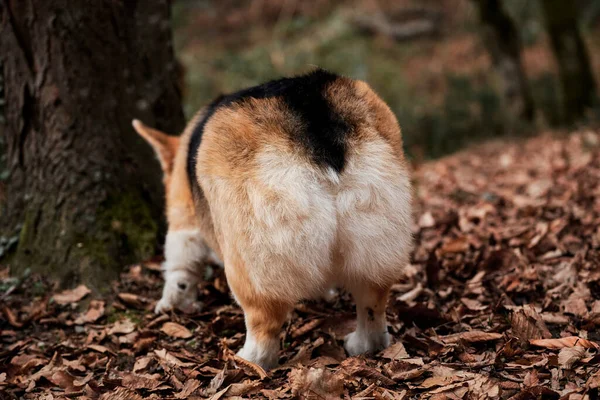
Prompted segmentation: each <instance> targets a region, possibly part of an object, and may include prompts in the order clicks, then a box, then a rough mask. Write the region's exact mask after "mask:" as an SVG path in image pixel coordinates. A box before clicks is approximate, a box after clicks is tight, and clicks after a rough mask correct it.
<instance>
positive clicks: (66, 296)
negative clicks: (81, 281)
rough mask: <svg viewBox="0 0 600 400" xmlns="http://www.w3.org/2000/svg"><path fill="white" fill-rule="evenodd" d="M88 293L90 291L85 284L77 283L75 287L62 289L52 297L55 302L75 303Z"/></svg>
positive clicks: (62, 303)
mask: <svg viewBox="0 0 600 400" xmlns="http://www.w3.org/2000/svg"><path fill="white" fill-rule="evenodd" d="M90 293H92V291H91V290H90V289H88V288H87V286H85V285H79V286H77V287H76V288H75V289H70V290H64V291H62V292H60V293H58V294H55V295H54V297H53V299H54V301H55V302H56V303H58V304H61V305H65V304H70V303H76V302H78V301H79V300H81V299H83V298H84V297H85V296H87V295H88V294H90Z"/></svg>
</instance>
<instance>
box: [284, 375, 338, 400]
mask: <svg viewBox="0 0 600 400" xmlns="http://www.w3.org/2000/svg"><path fill="white" fill-rule="evenodd" d="M289 379H290V384H291V388H292V395H294V396H297V397H300V398H303V399H315V400H316V399H325V400H330V399H339V398H340V396H341V394H342V393H343V391H344V380H343V378H342V376H341V375H336V374H332V373H331V372H329V371H328V370H327V369H325V368H301V369H300V368H294V369H292V371H291V372H290V374H289Z"/></svg>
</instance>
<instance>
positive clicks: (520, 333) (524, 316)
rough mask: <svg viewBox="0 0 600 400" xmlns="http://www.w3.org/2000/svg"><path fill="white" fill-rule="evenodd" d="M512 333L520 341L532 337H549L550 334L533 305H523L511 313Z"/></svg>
mask: <svg viewBox="0 0 600 400" xmlns="http://www.w3.org/2000/svg"><path fill="white" fill-rule="evenodd" d="M510 322H511V327H512V331H513V334H514V335H515V336H516V337H517V338H519V339H520V340H522V341H528V340H532V339H549V338H551V337H552V334H551V333H550V331H549V330H548V327H547V326H546V324H545V323H544V321H543V320H542V317H541V316H540V315H539V314H538V313H537V311H535V309H534V308H533V307H523V308H521V309H518V310H516V311H514V312H513V313H512V315H511V320H510Z"/></svg>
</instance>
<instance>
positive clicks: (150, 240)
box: [99, 193, 158, 260]
mask: <svg viewBox="0 0 600 400" xmlns="http://www.w3.org/2000/svg"><path fill="white" fill-rule="evenodd" d="M99 216H100V221H101V223H102V224H108V225H109V226H110V229H112V231H114V232H116V233H117V234H118V235H119V236H120V237H121V240H122V243H121V246H122V247H123V248H124V249H125V250H127V253H128V254H132V255H133V257H134V258H135V260H141V259H144V258H148V257H150V256H152V255H153V254H154V250H155V245H156V236H157V234H158V225H157V223H156V221H155V220H154V218H153V216H152V212H151V210H150V207H149V205H148V203H147V202H145V201H144V200H143V199H142V198H141V197H140V196H136V195H133V194H131V193H126V194H123V195H119V196H113V197H112V198H110V199H109V200H108V201H107V202H106V204H105V205H104V207H103V210H102V211H101V212H100V214H99Z"/></svg>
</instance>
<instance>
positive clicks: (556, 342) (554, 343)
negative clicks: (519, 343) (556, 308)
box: [529, 336, 600, 349]
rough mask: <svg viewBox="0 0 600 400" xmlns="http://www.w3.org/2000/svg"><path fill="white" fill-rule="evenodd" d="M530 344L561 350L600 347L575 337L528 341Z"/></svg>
mask: <svg viewBox="0 0 600 400" xmlns="http://www.w3.org/2000/svg"><path fill="white" fill-rule="evenodd" d="M529 343H530V344H532V345H533V346H538V347H545V348H547V349H562V348H565V347H574V346H580V347H583V348H585V349H598V348H600V346H599V345H598V344H597V343H594V342H591V341H589V340H587V339H584V338H580V337H577V336H569V337H564V338H560V339H535V340H530V341H529Z"/></svg>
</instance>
